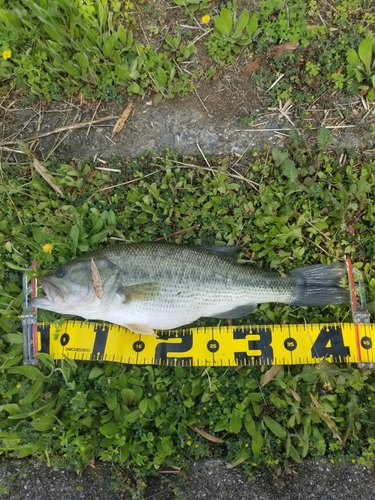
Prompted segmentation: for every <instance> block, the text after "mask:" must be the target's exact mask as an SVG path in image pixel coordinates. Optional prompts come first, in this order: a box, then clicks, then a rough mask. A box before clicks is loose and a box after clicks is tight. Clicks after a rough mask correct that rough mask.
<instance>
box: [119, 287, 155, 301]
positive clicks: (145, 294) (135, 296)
mask: <svg viewBox="0 0 375 500" xmlns="http://www.w3.org/2000/svg"><path fill="white" fill-rule="evenodd" d="M158 292H159V284H158V283H139V284H137V285H129V286H120V287H118V288H117V290H116V293H117V294H118V295H120V296H121V297H122V298H123V302H124V303H128V302H131V301H133V300H148V299H153V298H154V297H155V296H156V295H157V294H158Z"/></svg>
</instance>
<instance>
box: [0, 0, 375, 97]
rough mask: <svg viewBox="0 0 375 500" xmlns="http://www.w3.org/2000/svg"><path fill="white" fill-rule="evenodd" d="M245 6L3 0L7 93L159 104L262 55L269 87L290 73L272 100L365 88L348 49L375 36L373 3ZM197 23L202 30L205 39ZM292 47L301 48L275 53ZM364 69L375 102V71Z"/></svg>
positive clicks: (1, 75)
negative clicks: (151, 99) (143, 98)
mask: <svg viewBox="0 0 375 500" xmlns="http://www.w3.org/2000/svg"><path fill="white" fill-rule="evenodd" d="M243 5H247V2H242V4H241V8H240V7H239V6H237V2H236V0H233V1H229V2H228V3H227V4H226V6H221V7H220V8H219V7H217V6H216V4H215V2H213V1H209V0H194V1H191V0H190V1H188V2H182V1H181V0H176V1H172V0H170V2H169V5H168V6H169V7H170V9H167V10H164V8H163V7H161V8H159V10H158V5H157V4H154V3H150V2H148V1H147V0H143V1H137V2H133V1H131V0H126V1H125V2H120V1H119V0H85V1H84V2H80V1H78V0H73V1H67V0H39V1H38V2H34V1H33V0H14V1H13V2H9V1H8V0H0V27H1V31H2V39H1V41H0V55H1V56H2V57H1V58H0V93H2V94H4V95H5V94H7V93H8V92H9V90H10V89H17V90H21V94H22V95H23V97H24V100H25V101H29V100H32V99H35V98H38V97H43V98H45V99H47V100H51V99H62V98H64V97H66V96H71V95H77V93H81V94H82V96H83V97H85V98H86V99H96V98H100V99H104V100H110V99H117V100H121V99H122V98H123V97H124V96H127V95H133V94H139V95H143V94H145V93H148V92H149V91H150V90H152V91H154V92H156V94H157V97H156V99H161V98H166V97H174V96H176V95H180V96H184V95H187V94H188V93H190V92H192V91H193V90H194V88H195V87H196V86H197V85H199V83H200V82H201V81H202V80H204V79H206V78H208V79H209V78H211V77H212V76H213V75H214V74H215V72H216V71H218V70H219V69H220V68H223V67H225V66H226V65H228V64H232V63H233V64H235V65H238V66H239V69H241V67H243V66H244V65H245V64H246V63H247V62H248V61H249V60H251V59H252V58H254V57H256V56H259V55H260V56H261V57H262V64H261V65H260V67H259V68H258V69H257V70H256V72H255V74H254V75H253V78H254V80H255V81H257V82H258V85H260V86H261V87H262V88H264V89H267V88H268V87H270V86H271V85H272V83H273V82H274V81H275V80H276V78H277V77H278V76H279V75H280V74H283V75H284V76H283V78H282V80H281V81H280V82H279V84H278V85H276V86H275V87H274V88H273V89H272V91H271V92H270V93H269V94H268V95H267V98H268V99H271V101H272V100H279V99H287V98H290V97H293V99H294V100H295V101H302V102H303V101H304V102H307V103H310V102H311V100H314V99H316V98H318V97H320V96H321V95H323V94H324V93H327V92H330V93H331V92H332V91H333V90H335V89H339V90H344V91H347V92H348V93H349V94H354V93H358V92H359V90H362V92H363V88H361V85H360V84H361V83H362V84H363V82H362V81H358V73H357V74H356V73H355V71H354V70H353V68H352V67H351V66H348V63H347V59H346V53H347V51H348V50H349V49H350V50H358V47H359V46H360V43H361V41H363V40H365V39H366V37H369V36H370V37H371V36H372V31H373V28H374V24H375V17H374V14H373V13H372V11H371V9H370V5H369V2H364V1H360V0H340V1H338V2H336V3H335V7H334V8H329V7H327V4H326V3H324V2H320V1H318V0H310V1H309V2H305V3H303V4H302V5H301V2H299V1H298V0H290V1H289V2H288V5H287V6H286V4H285V3H284V2H275V1H274V0H262V1H260V2H258V3H257V6H256V8H254V6H253V5H252V4H250V3H249V5H248V8H249V10H250V12H249V11H248V9H246V8H243ZM207 16H208V17H207ZM209 18H210V20H209V21H208V22H207V19H209ZM191 25H193V27H194V26H200V28H201V31H199V36H197V31H196V30H195V29H191V28H189V26H191ZM285 42H293V43H298V44H299V47H298V49H296V50H295V52H294V53H293V54H285V55H282V56H280V57H270V52H271V50H272V47H273V46H274V45H276V44H281V43H285ZM365 72H366V82H365V83H366V85H367V87H368V89H367V92H368V95H370V96H372V92H373V82H372V79H371V77H372V70H371V69H370V68H368V70H367V69H365ZM362 87H363V85H362Z"/></svg>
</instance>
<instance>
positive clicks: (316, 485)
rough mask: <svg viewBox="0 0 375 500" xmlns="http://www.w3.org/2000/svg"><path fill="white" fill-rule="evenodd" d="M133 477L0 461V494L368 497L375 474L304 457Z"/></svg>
mask: <svg viewBox="0 0 375 500" xmlns="http://www.w3.org/2000/svg"><path fill="white" fill-rule="evenodd" d="M141 483H142V482H141V481H139V480H138V481H137V480H136V479H135V478H134V476H133V474H132V473H130V472H129V471H126V470H122V469H120V468H118V467H114V466H111V464H104V463H102V464H97V465H96V466H95V468H91V467H88V468H87V469H86V470H85V471H84V472H83V473H82V474H77V472H75V471H73V470H71V469H54V468H51V467H48V466H47V465H45V464H40V463H39V464H37V463H35V462H32V461H27V460H23V461H20V460H4V459H3V460H1V461H0V488H1V490H0V491H1V493H2V494H1V498H4V499H6V500H134V499H144V500H151V499H153V500H208V499H210V500H211V499H213V500H275V499H277V500H299V499H301V500H372V499H375V476H374V474H373V472H372V471H371V470H369V469H367V468H366V467H363V466H360V465H358V464H353V463H350V462H341V463H331V462H330V461H329V460H326V459H324V460H320V461H317V462H313V461H310V460H307V461H304V462H303V464H302V465H296V466H292V467H291V468H289V469H288V470H287V471H284V472H283V473H281V474H280V475H279V476H278V477H277V476H276V475H275V472H271V471H269V470H265V469H261V470H258V469H255V470H254V471H253V473H252V475H251V476H250V477H249V476H246V475H245V474H244V472H243V471H242V470H241V468H235V469H228V468H227V466H226V464H225V462H223V461H221V460H202V461H200V462H195V463H193V464H192V465H191V466H190V467H189V468H188V469H187V471H185V472H184V473H182V474H178V475H175V474H172V475H171V474H158V475H155V476H153V477H150V479H148V480H146V484H145V483H144V482H143V485H142V484H141Z"/></svg>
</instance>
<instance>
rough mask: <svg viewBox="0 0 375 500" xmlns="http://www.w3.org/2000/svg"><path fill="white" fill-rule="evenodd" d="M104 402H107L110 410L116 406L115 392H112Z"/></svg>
mask: <svg viewBox="0 0 375 500" xmlns="http://www.w3.org/2000/svg"><path fill="white" fill-rule="evenodd" d="M106 403H107V406H108V408H109V409H110V410H112V411H113V410H114V409H115V408H116V407H117V397H116V394H115V393H114V392H113V393H112V394H111V395H110V396H109V398H108V399H107V400H106Z"/></svg>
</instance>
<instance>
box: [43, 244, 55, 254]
mask: <svg viewBox="0 0 375 500" xmlns="http://www.w3.org/2000/svg"><path fill="white" fill-rule="evenodd" d="M42 250H43V252H45V253H52V250H53V245H52V243H46V244H45V245H43V246H42Z"/></svg>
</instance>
